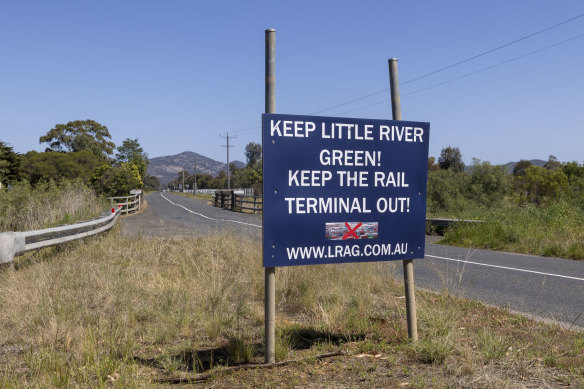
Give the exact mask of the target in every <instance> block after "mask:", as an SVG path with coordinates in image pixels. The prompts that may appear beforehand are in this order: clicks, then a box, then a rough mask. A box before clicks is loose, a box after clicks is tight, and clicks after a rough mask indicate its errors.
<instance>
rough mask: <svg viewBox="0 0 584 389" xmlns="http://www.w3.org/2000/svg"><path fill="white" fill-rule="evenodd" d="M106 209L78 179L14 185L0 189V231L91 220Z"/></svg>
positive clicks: (102, 201)
mask: <svg viewBox="0 0 584 389" xmlns="http://www.w3.org/2000/svg"><path fill="white" fill-rule="evenodd" d="M107 209H108V203H107V202H106V201H105V200H104V199H103V198H99V197H96V195H95V193H94V192H93V190H92V189H90V188H89V187H87V186H86V185H84V184H83V183H82V182H81V181H67V180H64V181H62V182H60V183H55V182H54V181H49V182H41V183H38V184H37V185H36V186H35V187H34V188H33V187H32V186H31V185H30V184H28V183H26V182H18V183H16V184H14V188H13V189H12V190H10V191H8V190H0V231H28V230H35V229H42V228H49V227H54V226H57V225H61V224H71V223H76V222H79V221H84V220H90V219H92V218H94V217H96V216H99V214H100V212H102V211H105V210H107Z"/></svg>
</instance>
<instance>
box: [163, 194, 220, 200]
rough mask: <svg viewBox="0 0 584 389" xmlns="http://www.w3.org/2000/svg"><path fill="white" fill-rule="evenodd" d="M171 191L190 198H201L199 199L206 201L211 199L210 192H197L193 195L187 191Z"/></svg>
mask: <svg viewBox="0 0 584 389" xmlns="http://www.w3.org/2000/svg"><path fill="white" fill-rule="evenodd" d="M172 193H173V194H177V195H179V196H183V197H188V198H191V199H201V200H207V201H211V200H213V196H212V195H210V194H204V193H199V194H198V195H197V196H195V195H194V194H192V193H189V192H172Z"/></svg>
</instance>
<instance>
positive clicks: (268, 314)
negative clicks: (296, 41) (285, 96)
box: [264, 28, 276, 363]
mask: <svg viewBox="0 0 584 389" xmlns="http://www.w3.org/2000/svg"><path fill="white" fill-rule="evenodd" d="M275 112H276V30H274V29H273V28H269V29H267V30H266V113H275ZM264 289H265V296H264V319H265V327H264V345H265V363H274V362H276V268H275V267H266V268H265V287H264Z"/></svg>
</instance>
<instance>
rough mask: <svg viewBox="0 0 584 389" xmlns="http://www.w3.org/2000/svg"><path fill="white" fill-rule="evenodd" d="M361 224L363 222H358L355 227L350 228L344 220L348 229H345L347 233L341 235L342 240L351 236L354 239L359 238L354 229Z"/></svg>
mask: <svg viewBox="0 0 584 389" xmlns="http://www.w3.org/2000/svg"><path fill="white" fill-rule="evenodd" d="M362 224H363V223H359V224H357V225H356V226H355V228H351V226H350V225H349V223H347V222H345V227H347V228H348V229H349V231H347V233H346V234H345V235H343V240H345V239H350V238H352V237H354V238H355V239H359V237H358V236H357V234H356V233H355V231H357V228H359V227H361V225H362Z"/></svg>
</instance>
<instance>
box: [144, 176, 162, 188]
mask: <svg viewBox="0 0 584 389" xmlns="http://www.w3.org/2000/svg"><path fill="white" fill-rule="evenodd" d="M142 181H143V183H144V189H146V190H158V189H159V188H160V180H158V178H157V177H155V176H152V175H150V174H147V175H146V176H144V178H143V179H142Z"/></svg>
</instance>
